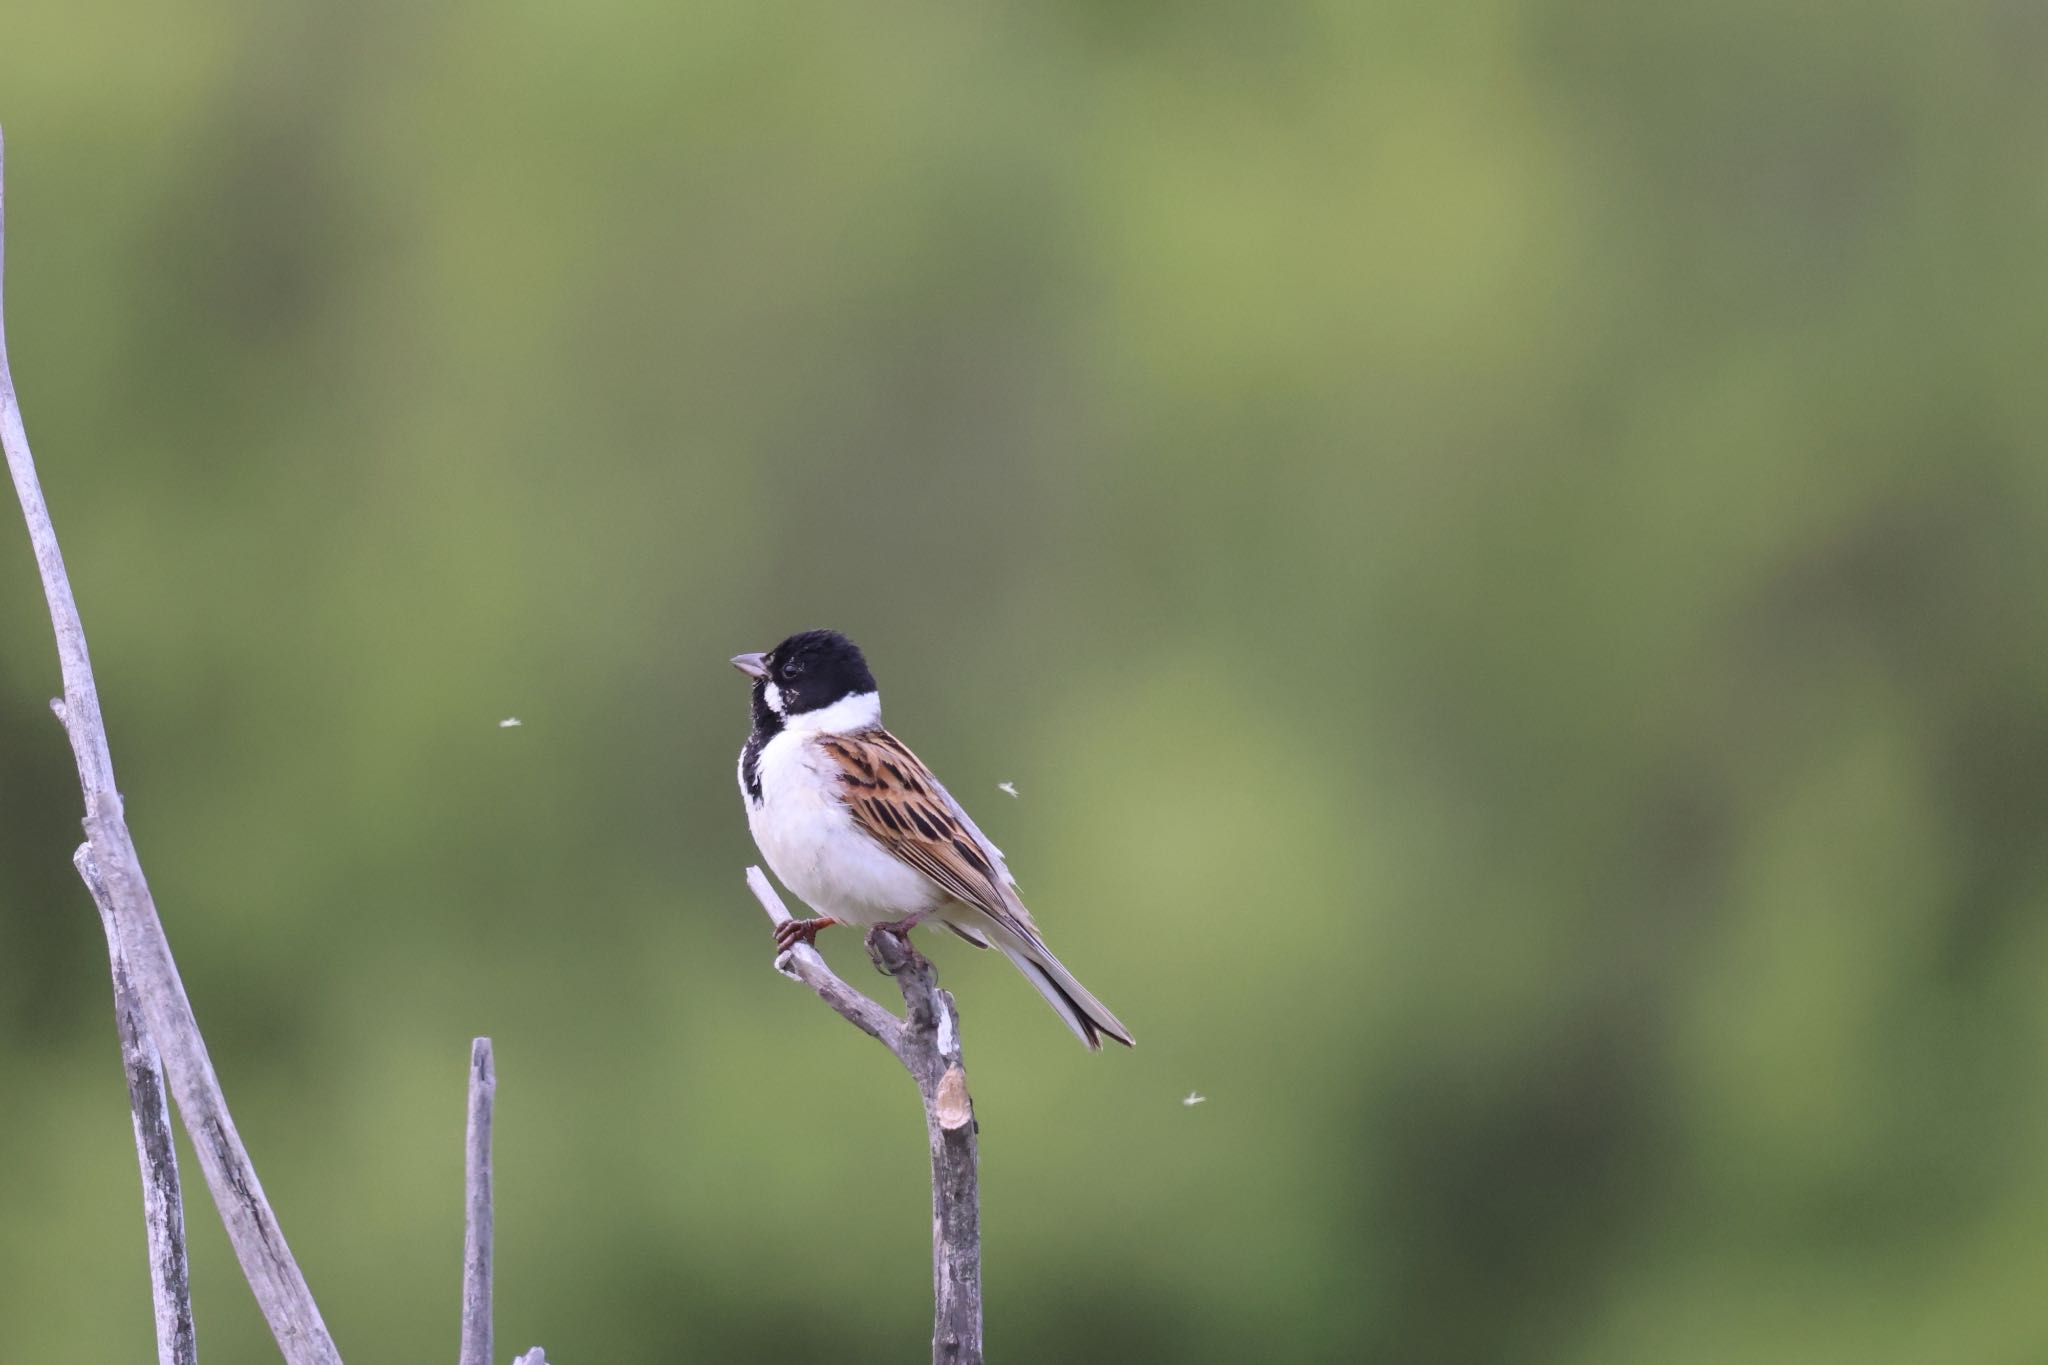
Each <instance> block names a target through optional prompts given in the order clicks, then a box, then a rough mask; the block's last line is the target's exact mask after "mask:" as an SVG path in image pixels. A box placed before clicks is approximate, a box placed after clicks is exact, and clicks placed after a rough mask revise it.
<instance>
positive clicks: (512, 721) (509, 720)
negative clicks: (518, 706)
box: [498, 716, 526, 730]
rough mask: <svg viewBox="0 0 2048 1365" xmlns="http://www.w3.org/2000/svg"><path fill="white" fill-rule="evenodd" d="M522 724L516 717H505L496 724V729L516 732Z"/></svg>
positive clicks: (523, 722)
mask: <svg viewBox="0 0 2048 1365" xmlns="http://www.w3.org/2000/svg"><path fill="white" fill-rule="evenodd" d="M524 724H526V722H525V721H523V720H521V719H519V717H517V716H507V717H505V719H503V720H501V721H499V722H498V728H499V729H500V730H517V729H518V728H519V727H520V726H522V725H524Z"/></svg>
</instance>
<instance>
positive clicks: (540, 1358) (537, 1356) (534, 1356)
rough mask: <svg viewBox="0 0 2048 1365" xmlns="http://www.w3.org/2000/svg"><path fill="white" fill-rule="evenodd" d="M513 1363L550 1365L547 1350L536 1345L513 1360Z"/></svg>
mask: <svg viewBox="0 0 2048 1365" xmlns="http://www.w3.org/2000/svg"><path fill="white" fill-rule="evenodd" d="M512 1365H548V1356H547V1352H545V1351H543V1350H541V1348H540V1347H538V1346H536V1347H534V1348H533V1349H532V1350H531V1351H528V1352H527V1353H526V1354H525V1355H523V1356H521V1357H519V1359H517V1360H515V1361H513V1362H512Z"/></svg>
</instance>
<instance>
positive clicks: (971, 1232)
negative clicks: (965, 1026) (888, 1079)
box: [747, 867, 981, 1365]
mask: <svg viewBox="0 0 2048 1365" xmlns="http://www.w3.org/2000/svg"><path fill="white" fill-rule="evenodd" d="M747 888H748V889H749V890H750V891H752V892H753V893H754V899H755V900H757V901H759V902H760V903H761V908H762V909H763V910H764V911H766V912H767V914H768V919H769V921H770V923H772V924H776V925H780V924H782V923H784V922H785V921H787V920H788V919H790V918H791V916H790V913H789V909H788V907H786V906H785V905H783V903H782V898H781V897H780V896H778V895H776V894H775V888H774V887H772V886H770V885H769V884H768V878H767V877H766V876H765V875H763V873H762V871H761V869H760V868H758V867H750V868H748V869H747ZM867 948H868V954H869V956H871V957H872V958H873V959H874V962H875V966H876V967H877V968H878V969H880V970H881V971H882V972H884V973H885V974H887V975H888V976H890V977H893V978H894V979H895V982H896V987H897V989H898V990H900V991H901V992H902V993H903V1007H904V1011H905V1016H906V1017H905V1018H902V1019H898V1018H897V1017H896V1016H895V1015H894V1014H891V1013H890V1012H889V1011H888V1010H886V1009H884V1008H883V1007H882V1006H880V1005H878V1004H876V1003H875V1002H874V1001H873V1000H870V999H869V998H868V997H867V996H865V995H863V994H861V993H860V992H859V991H857V990H855V989H854V988H853V987H851V986H849V985H847V984H846V982H845V981H843V980H841V979H840V977H839V976H838V974H837V973H835V972H834V971H833V970H832V968H831V967H829V966H827V965H826V962H825V959H824V958H823V957H821V956H819V954H818V951H817V949H815V948H813V947H811V946H810V945H809V944H806V943H798V944H796V945H795V946H794V947H792V948H791V949H790V950H789V951H788V952H785V953H783V954H781V955H780V956H778V957H777V958H776V959H775V970H776V971H778V972H781V973H782V974H783V975H784V976H787V977H789V978H791V979H792V980H795V981H801V982H802V983H803V984H804V985H806V986H809V987H810V988H811V989H812V990H813V991H815V992H817V994H818V997H819V998H820V999H821V1000H823V1001H824V1002H825V1003H826V1004H828V1005H830V1006H831V1007H832V1008H833V1009H834V1010H835V1011H837V1012H838V1014H839V1015H840V1016H841V1017H842V1018H844V1019H845V1020H846V1021H847V1022H848V1023H851V1024H852V1025H853V1026H854V1027H855V1028H857V1029H859V1030H860V1031H861V1032H863V1033H865V1034H867V1035H869V1036H870V1037H872V1038H875V1039H877V1040H878V1041H880V1042H881V1044H882V1046H884V1047H886V1048H888V1049H889V1051H890V1053H891V1054H892V1055H894V1057H895V1058H896V1060H897V1061H899V1062H901V1063H902V1064H903V1069H904V1070H906V1071H908V1072H909V1073H910V1077H911V1079H912V1080H914V1081H915V1082H917V1093H918V1097H919V1098H920V1099H921V1100H923V1102H924V1122H925V1135H926V1138H927V1140H928V1145H929V1147H930V1150H931V1163H932V1299H933V1313H932V1361H933V1365H981V1192H980V1188H979V1184H978V1181H977V1175H976V1169H977V1165H978V1162H979V1157H978V1154H977V1151H976V1143H975V1129H976V1124H975V1122H974V1102H973V1100H972V1099H970V1098H969V1097H968V1094H967V1071H966V1069H965V1068H964V1067H963V1066H962V1065H961V1061H960V1014H959V1011H958V1010H957V1009H956V1008H955V1007H954V1005H953V997H952V996H951V995H950V994H948V993H947V992H946V991H943V990H941V989H939V982H938V974H937V973H936V972H935V971H933V969H932V964H931V963H930V962H929V961H927V960H926V959H925V958H924V957H923V955H921V954H920V953H919V952H918V951H917V950H916V949H915V948H912V947H911V946H910V941H909V939H908V938H907V937H905V936H902V935H898V934H895V933H891V932H889V931H887V930H880V929H878V930H873V931H870V932H869V934H868V938H867Z"/></svg>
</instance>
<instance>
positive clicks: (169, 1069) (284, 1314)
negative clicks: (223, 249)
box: [0, 142, 341, 1365]
mask: <svg viewBox="0 0 2048 1365" xmlns="http://www.w3.org/2000/svg"><path fill="white" fill-rule="evenodd" d="M5 164H6V163H5V144H4V142H0V287H4V268H5V243H6V197H5ZM0 297H4V296H0ZM4 315H5V308H4V305H0V447H4V448H5V451H6V455H7V470H8V473H9V474H10V475H11V476H12V478H13V480H14V491H15V494H16V496H17V497H18V498H19V499H20V500H21V512H22V517H23V519H24V520H25V521H26V522H27V523H28V534H29V541H30V543H31V544H32V545H33V546H34V548H35V556H36V568H37V570H38V571H39V573H40V574H41V576H42V581H43V596H44V598H45V599H46V600H47V601H48V603H49V608H50V624H51V626H52V628H53V629H54V630H55V632H56V636H57V660H58V663H59V664H60V666H61V667H62V670H63V676H64V698H63V701H62V702H61V703H60V704H59V705H58V709H57V714H58V716H59V718H60V719H61V720H62V721H63V722H64V730H65V733H66V734H67V735H68V736H69V737H70V740H71V751H72V754H73V756H74V757H75V758H76V759H77V762H78V780H79V787H80V790H81V791H82V792H83V793H84V796H85V832H86V840H87V843H88V844H89V845H90V846H91V859H92V862H93V864H94V866H96V867H97V868H98V870H99V874H100V878H101V880H102V882H103V884H104V887H105V890H106V897H107V900H106V905H107V918H108V919H109V920H110V921H111V922H112V924H113V928H114V935H113V939H112V940H111V941H110V943H109V951H110V952H112V953H113V954H114V955H115V956H116V957H117V958H118V959H119V960H121V961H122V962H124V963H126V964H127V968H128V972H129V978H130V981H131V984H132V985H133V987H134V991H135V998H136V1001H137V1003H138V1005H139V1007H140V1010H141V1015H142V1020H143V1023H144V1024H145V1025H146V1027H147V1031H148V1034H149V1037H150V1038H151V1039H152V1040H153V1041H154V1042H155V1044H156V1048H157V1051H158V1053H159V1055H160V1056H161V1058H162V1061H163V1070H164V1074H165V1076H166V1077H167V1078H168V1079H169V1081H170V1087H171V1094H172V1096H173V1097H174V1098H175V1099H176V1100H177V1102H178V1116H179V1118H180V1119H182V1120H183V1122H184V1124H185V1131H186V1133H187V1134H188V1135H190V1137H191V1139H192V1145H193V1148H194V1150H195V1151H196V1152H197V1153H198V1156H199V1168H200V1170H201V1171H202V1172H203V1173H204V1174H205V1176H206V1183H207V1187H208V1189H209V1190H211V1191H212V1193H213V1202H214V1204H215V1206H216V1207H217V1208H218V1209H219V1210H220V1215H221V1222H222V1223H223V1225H225V1227H226V1229H227V1234H228V1242H229V1244H230V1245H232V1246H233V1247H234V1249H235V1256H236V1259H238V1260H239V1261H240V1262H241V1265H242V1274H243V1275H244V1276H245V1277H247V1279H248V1281H249V1288H250V1289H251V1291H253V1292H254V1293H255V1295H256V1302H257V1304H258V1305H259V1306H260V1307H261V1308H262V1310H263V1316H264V1320H265V1321H266V1322H268V1323H269V1324H270V1330H271V1333H272V1335H273V1336H275V1337H276V1338H277V1344H278V1348H279V1350H280V1351H282V1352H283V1354H284V1358H285V1360H286V1362H287V1363H288V1365H339V1362H340V1359H341V1357H340V1354H339V1353H338V1352H337V1351H336V1350H335V1348H334V1342H333V1339H332V1338H331V1337H329V1336H328V1333H327V1325H326V1323H324V1322H323V1321H322V1320H321V1318H320V1310H319V1308H318V1306H317V1305H315V1304H314V1302H313V1295H312V1292H311V1291H310V1290H309V1289H308V1288H307V1287H306V1278H305V1276H304V1275H303V1274H301V1273H300V1271H299V1267H298V1263H297V1262H296V1261H294V1260H293V1259H292V1254H291V1249H290V1248H289V1247H288V1246H286V1244H285V1240H284V1234H283V1232H282V1231H280V1230H279V1228H278V1224H277V1216H276V1215H275V1214H274V1213H272V1212H271V1208H270V1203H269V1201H268V1200H267V1199H265V1198H264V1195H263V1186H262V1184H261V1183H260V1182H259V1181H258V1180H257V1178H256V1168H255V1166H254V1164H253V1163H251V1161H250V1160H249V1153H248V1151H247V1149H245V1148H244V1147H243V1145H242V1139H241V1135H240V1134H239V1133H237V1132H236V1131H235V1125H234V1120H233V1118H231V1117H230V1115H229V1114H228V1106H227V1099H226V1097H225V1096H224V1095H223V1094H222V1093H221V1088H220V1081H219V1079H218V1078H217V1077H216V1076H215V1075H214V1072H213V1062H212V1060H211V1059H210V1058H209V1057H208V1056H207V1052H206V1042H205V1040H204V1039H203V1038H202V1037H201V1036H200V1033H199V1025H198V1022H197V1021H196V1020H195V1019H194V1018H193V1016H192V1003H191V1001H189V1000H188V999H186V997H185V987H184V983H183V982H181V981H180V980H179V978H178V967H177V963H176V961H175V960H174V959H173V958H172V956H171V945H170V942H169V940H168V939H166V938H165V936H164V929H163V924H162V922H161V921H160V920H159V919H158V917H157V911H156V902H155V901H154V900H153V899H151V897H150V894H149V883H148V882H147V881H146V880H144V878H143V875H142V863H141V861H140V860H139V859H138V858H137V856H136V853H135V844H134V840H133V839H132V838H131V837H130V835H129V832H128V823H127V821H126V819H125V818H124V817H123V814H122V809H121V798H120V795H119V791H120V789H119V788H118V787H117V786H116V785H115V782H114V760H113V755H112V753H111V751H110V749H109V747H108V744H107V732H106V726H105V724H104V723H103V721H102V720H101V717H100V698H99V689H98V688H97V687H96V686H95V685H94V683H93V676H92V657H91V655H90V653H89V652H88V651H87V649H86V644H85V627H84V625H83V624H81V622H80V621H79V616H78V604H77V602H76V600H75V599H74V598H73V596H72V592H71V580H70V579H69V577H67V576H66V574H65V572H64V555H63V553H62V551H60V550H59V549H58V546H57V531H56V528H55V527H54V526H53V525H52V524H51V522H50V511H49V508H48V506H47V505H46V504H45V503H44V501H43V489H42V485H41V483H40V482H38V481H37V478H36V466H35V460H34V459H33V458H32V457H31V456H30V454H29V447H28V433H27V432H26V430H25V429H24V428H23V426H22V420H21V405H20V403H19V401H18V400H17V398H16V396H15V391H14V376H13V374H12V373H11V371H10V370H9V368H8V364H7V340H6V331H5V325H4Z"/></svg>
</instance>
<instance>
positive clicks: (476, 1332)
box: [461, 1038, 498, 1365]
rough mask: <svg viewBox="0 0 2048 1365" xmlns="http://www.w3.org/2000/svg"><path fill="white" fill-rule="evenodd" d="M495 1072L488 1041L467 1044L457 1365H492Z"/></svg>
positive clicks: (480, 1039)
mask: <svg viewBox="0 0 2048 1365" xmlns="http://www.w3.org/2000/svg"><path fill="white" fill-rule="evenodd" d="M497 1094H498V1072H497V1068H496V1067H495V1066H493V1065H492V1062H491V1040H490V1039H488V1038H479V1039H477V1040H476V1041H475V1042H473V1043H471V1044H470V1045H469V1127H468V1131H467V1133H466V1134H465V1138H464V1143H463V1151H464V1156H465V1160H464V1162H463V1168H464V1180H463V1188H464V1190H465V1191H466V1193H467V1198H466V1200H465V1203H466V1204H467V1206H468V1211H467V1212H468V1216H467V1217H466V1219H465V1220H464V1223H465V1226H464V1231H463V1236H462V1355H461V1365H491V1359H492V1357H491V1106H492V1103H493V1102H494V1101H495V1100H496V1098H497Z"/></svg>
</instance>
